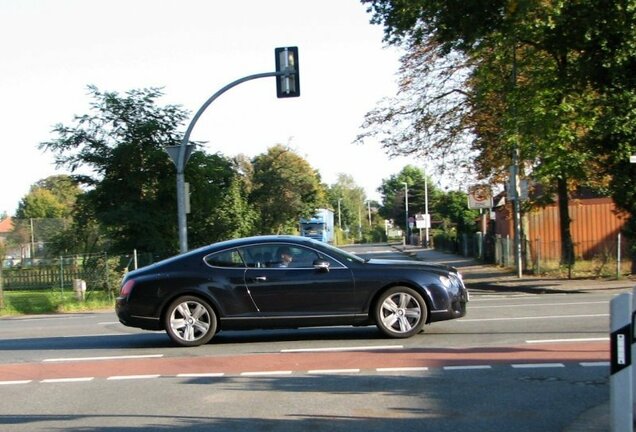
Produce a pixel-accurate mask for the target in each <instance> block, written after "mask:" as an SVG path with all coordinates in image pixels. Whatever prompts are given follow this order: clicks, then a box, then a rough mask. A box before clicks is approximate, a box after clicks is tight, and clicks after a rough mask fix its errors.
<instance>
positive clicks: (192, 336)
mask: <svg viewBox="0 0 636 432" xmlns="http://www.w3.org/2000/svg"><path fill="white" fill-rule="evenodd" d="M216 326H217V323H216V314H215V313H214V310H212V307H210V305H209V304H208V303H207V302H205V301H204V300H201V299H200V298H198V297H194V296H183V297H179V298H177V299H175V300H174V301H173V302H172V303H170V306H168V309H167V310H166V314H165V315H164V327H165V329H166V333H168V336H170V339H172V341H173V342H174V343H176V344H177V345H181V346H187V347H192V346H198V345H203V344H206V343H208V342H209V341H210V339H212V337H213V336H214V334H215V333H216Z"/></svg>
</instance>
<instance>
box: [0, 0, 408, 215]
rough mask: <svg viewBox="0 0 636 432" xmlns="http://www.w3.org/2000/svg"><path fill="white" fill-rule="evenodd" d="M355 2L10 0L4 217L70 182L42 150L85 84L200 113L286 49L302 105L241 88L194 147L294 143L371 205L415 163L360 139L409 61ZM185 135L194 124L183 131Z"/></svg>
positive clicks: (81, 109) (0, 158)
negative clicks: (149, 91) (292, 51)
mask: <svg viewBox="0 0 636 432" xmlns="http://www.w3.org/2000/svg"><path fill="white" fill-rule="evenodd" d="M365 9H366V7H365V6H364V5H362V4H361V3H360V2H359V1H357V0H322V1H320V2H315V1H314V2H309V1H304V0H295V1H292V0H271V1H262V0H232V1H225V0H207V1H205V0H181V1H178V0H134V1H130V0H108V1H105V0H92V1H86V0H56V1H47V0H0V40H1V41H2V42H1V43H0V56H1V58H2V62H1V63H0V76H2V79H1V80H0V119H1V121H2V126H3V127H2V132H3V133H2V139H1V140H0V184H1V185H2V192H1V193H0V213H1V212H3V211H6V212H8V213H9V214H13V213H14V211H15V209H16V207H17V204H18V202H19V200H20V199H21V198H22V197H23V196H24V195H25V194H26V193H27V192H28V190H29V187H30V185H31V184H33V183H34V182H36V181H38V180H40V179H42V178H45V177H47V176H49V175H53V174H59V173H64V171H56V169H55V167H54V166H53V165H52V155H50V154H48V153H43V152H42V151H40V150H38V148H37V145H38V144H39V143H40V142H42V141H46V140H49V139H51V138H53V135H52V134H51V129H52V126H53V125H54V124H56V123H67V124H68V123H70V122H71V121H72V118H73V115H75V114H84V113H86V112H88V105H89V102H90V100H89V99H88V97H87V90H86V88H87V86H88V85H89V84H93V85H96V86H97V87H98V88H99V89H100V90H103V91H118V92H121V93H124V92H126V91H127V90H130V89H135V88H144V87H163V89H164V93H165V97H164V98H163V99H162V100H161V102H162V103H166V104H167V103H171V104H179V105H182V106H183V107H184V108H186V109H187V110H189V111H190V112H191V114H194V112H196V111H197V110H198V108H199V107H200V106H201V105H202V104H203V103H204V102H205V101H206V100H207V99H208V97H210V96H211V95H212V94H214V93H215V92H216V91H217V90H218V89H220V88H221V87H223V86H225V85H226V84H228V83H230V82H232V81H234V80H235V79H238V78H241V77H244V76H247V75H251V74H254V73H260V72H270V71H273V70H274V48H276V47H282V46H298V47H299V52H300V74H301V91H302V95H301V97H300V98H294V99H276V96H275V82H274V79H273V78H266V79H259V80H255V81H250V82H247V83H244V84H241V85H240V86H238V87H235V88H234V89H232V90H230V91H229V92H227V93H225V94H224V95H223V96H221V97H220V98H219V99H217V101H216V102H214V103H213V104H212V105H211V106H210V108H209V109H208V110H207V111H206V112H205V113H204V115H203V116H202V117H201V119H200V120H199V122H198V123H197V125H196V127H195V129H194V131H193V134H192V139H193V140H196V141H205V142H207V144H206V146H205V148H206V150H207V151H208V152H217V151H219V152H221V153H223V154H225V155H228V156H233V155H236V154H238V153H244V154H246V155H248V156H254V155H256V154H259V153H262V152H264V151H266V149H267V148H268V147H270V146H272V145H275V144H279V143H282V144H289V145H290V146H291V147H292V148H293V149H295V150H296V151H297V152H298V153H299V154H300V155H301V156H303V157H305V158H306V159H307V160H308V161H309V163H310V164H311V165H312V166H313V167H314V168H316V169H318V170H319V172H320V173H321V175H322V178H323V181H325V182H326V183H328V184H331V183H333V182H335V180H336V177H337V175H338V173H346V174H350V175H351V176H352V177H353V178H354V180H355V181H356V183H357V184H358V185H359V186H362V187H364V189H365V191H366V193H367V195H368V197H369V198H372V199H379V195H378V194H377V192H376V191H375V190H376V188H377V187H378V186H379V185H380V183H381V181H382V179H383V178H387V177H389V176H390V175H392V174H395V173H397V172H399V171H400V169H401V168H402V167H403V166H404V165H405V164H406V163H413V164H416V165H417V164H418V161H415V160H406V159H402V158H398V159H393V160H389V158H388V157H387V156H386V155H385V153H384V152H383V151H382V150H381V148H380V146H379V145H378V144H377V143H367V144H365V145H363V146H360V145H355V144H352V141H353V140H354V138H355V137H356V135H357V133H358V132H359V127H360V125H361V124H362V121H363V116H364V114H365V113H366V112H367V111H369V110H371V109H372V108H373V107H374V106H375V104H376V102H377V101H379V100H380V99H381V98H383V97H390V96H392V95H394V94H395V91H396V82H395V81H396V75H395V74H396V72H397V69H398V66H399V64H398V59H399V55H400V53H399V52H398V51H397V50H396V49H395V48H387V47H385V44H384V43H383V42H382V28H381V27H379V26H376V25H371V24H369V18H370V16H369V14H367V13H366V10H365ZM184 129H185V127H184Z"/></svg>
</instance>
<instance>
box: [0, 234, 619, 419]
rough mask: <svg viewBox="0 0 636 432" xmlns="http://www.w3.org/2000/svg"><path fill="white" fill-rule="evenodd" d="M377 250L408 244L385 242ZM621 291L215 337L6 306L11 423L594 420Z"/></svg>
mask: <svg viewBox="0 0 636 432" xmlns="http://www.w3.org/2000/svg"><path fill="white" fill-rule="evenodd" d="M364 252H370V253H372V254H373V255H374V256H383V257H397V255H395V252H393V251H391V250H389V249H386V248H381V247H378V248H375V249H373V250H370V249H367V250H364ZM358 253H361V251H360V250H358ZM615 294H616V292H607V291H604V292H599V293H594V292H592V293H583V294H581V293H576V294H540V295H533V294H524V293H514V292H512V293H510V292H509V293H506V294H483V293H478V294H475V295H473V296H472V298H471V302H470V304H469V313H468V315H467V316H466V317H465V318H463V319H460V320H455V321H447V322H441V323H434V324H433V325H430V326H428V327H427V328H426V331H425V332H424V333H422V334H419V335H417V336H415V337H413V338H410V339H407V340H391V339H385V338H383V337H381V335H380V334H379V332H378V331H377V330H375V328H373V327H369V328H350V327H338V328H319V329H299V330H284V331H283V330H277V331H268V332H264V331H250V332H224V333H220V334H219V335H217V337H215V339H213V341H212V342H211V343H210V344H208V345H206V346H202V347H198V348H175V347H173V346H172V345H171V344H170V343H169V340H168V338H167V336H166V335H165V334H164V333H152V332H143V331H138V330H135V329H129V328H126V327H123V326H121V325H120V324H119V323H117V321H116V318H115V315H114V314H113V313H112V312H110V311H109V312H103V313H89V314H71V315H65V316H39V317H21V318H17V319H16V318H13V319H2V320H0V331H1V334H2V338H1V340H0V398H1V399H2V403H1V404H0V425H1V429H2V430H3V431H5V430H6V431H27V430H28V431H35V430H43V431H44V430H46V431H50V430H82V431H106V430H108V431H113V430H127V431H136V430H140V431H141V430H181V429H183V430H212V429H214V430H217V431H226V430H227V431H230V430H274V431H292V430H318V431H320V430H325V431H334V430H347V431H358V430H359V431H363V430H364V431H373V430H383V431H384V430H387V429H403V430H427V431H446V430H448V431H451V430H452V431H511V430H514V431H535V430H536V431H561V430H569V431H574V430H586V429H580V427H582V426H581V425H584V424H589V422H588V421H587V418H588V417H589V416H590V415H594V416H595V417H597V418H598V415H597V412H598V410H599V409H601V410H603V407H604V405H605V404H606V402H607V400H608V399H609V386H608V381H609V380H608V372H609V371H608V369H609V367H608V361H609V353H608V348H609V341H608V337H607V333H608V326H609V324H608V323H609V314H608V303H609V300H610V299H611V297H612V296H613V295H615ZM606 429H607V428H606ZM588 430H589V429H588ZM592 430H593V429H592ZM601 430H602V429H601Z"/></svg>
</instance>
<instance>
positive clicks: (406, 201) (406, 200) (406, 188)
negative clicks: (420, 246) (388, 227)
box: [402, 182, 410, 244]
mask: <svg viewBox="0 0 636 432" xmlns="http://www.w3.org/2000/svg"><path fill="white" fill-rule="evenodd" d="M402 184H403V185H404V222H405V226H406V231H405V233H406V239H405V241H404V244H410V241H409V185H408V183H406V182H402Z"/></svg>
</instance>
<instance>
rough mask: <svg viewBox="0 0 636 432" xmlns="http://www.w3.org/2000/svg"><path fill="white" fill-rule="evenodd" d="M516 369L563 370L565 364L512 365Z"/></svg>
mask: <svg viewBox="0 0 636 432" xmlns="http://www.w3.org/2000/svg"><path fill="white" fill-rule="evenodd" d="M511 366H512V367H513V368H514V369H542V368H562V367H565V365H564V364H563V363H524V364H513V365H511Z"/></svg>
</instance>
